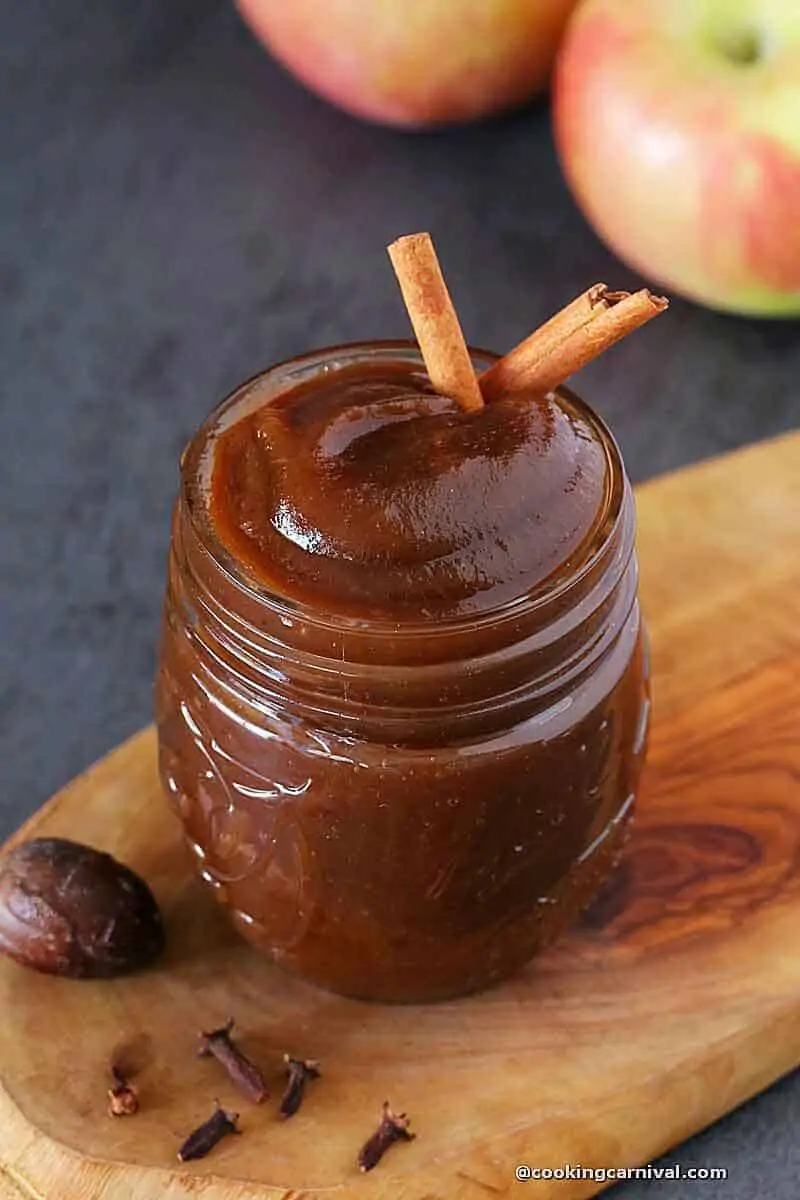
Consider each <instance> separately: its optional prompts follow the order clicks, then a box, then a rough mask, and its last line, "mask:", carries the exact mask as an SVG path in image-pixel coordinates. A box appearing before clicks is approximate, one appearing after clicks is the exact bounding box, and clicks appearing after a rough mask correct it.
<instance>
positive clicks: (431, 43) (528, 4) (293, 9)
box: [237, 0, 576, 128]
mask: <svg viewBox="0 0 800 1200" xmlns="http://www.w3.org/2000/svg"><path fill="white" fill-rule="evenodd" d="M575 3H576V0H237V7H238V9H239V12H240V13H241V15H242V16H243V17H244V19H245V20H246V21H247V22H248V24H249V25H250V26H251V28H252V29H253V31H254V32H255V33H256V35H257V36H258V37H259V38H260V39H261V40H262V41H263V42H264V43H265V44H266V45H267V46H268V47H269V49H270V50H271V51H272V53H273V54H274V55H275V56H276V57H277V58H278V59H280V60H281V61H282V62H283V64H284V65H285V66H286V67H288V68H289V69H290V70H291V71H292V72H294V74H295V75H297V76H298V77H299V78H300V79H301V80H302V81H303V82H304V83H305V84H306V85H307V86H308V87H309V88H311V89H312V90H313V91H315V92H318V93H319V95H321V96H323V97H325V98H326V99H327V100H330V101H331V102H332V103H334V104H336V105H338V106H339V107H340V108H343V109H345V110H346V111H348V112H350V113H352V114H353V115H355V116H359V117H362V118H366V119H367V120H371V121H376V122H380V123H382V124H388V125H395V126H399V127H405V128H419V127H422V126H430V125H447V124H454V123H457V122H464V121H470V120H473V119H476V118H479V117H485V116H488V115H490V114H493V113H497V112H500V111H502V110H504V109H508V108H513V107H515V106H517V105H519V104H522V103H523V102H524V101H526V100H528V99H529V98H530V97H531V96H533V95H535V94H536V93H537V92H540V91H542V90H543V89H544V88H545V87H546V85H547V83H548V80H549V76H550V71H551V68H552V65H553V60H554V58H555V54H556V50H557V48H558V42H559V39H560V37H561V34H562V32H563V29H564V25H565V24H566V21H567V17H568V16H569V13H570V11H571V10H572V9H573V8H574V6H575Z"/></svg>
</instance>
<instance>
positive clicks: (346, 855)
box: [156, 342, 649, 1002]
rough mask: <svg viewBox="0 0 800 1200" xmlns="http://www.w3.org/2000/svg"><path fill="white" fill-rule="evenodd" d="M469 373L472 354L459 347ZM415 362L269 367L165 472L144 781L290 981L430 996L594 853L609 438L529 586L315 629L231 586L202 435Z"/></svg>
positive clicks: (350, 356)
mask: <svg viewBox="0 0 800 1200" xmlns="http://www.w3.org/2000/svg"><path fill="white" fill-rule="evenodd" d="M473 356H474V362H475V366H476V369H478V370H482V369H484V368H485V367H487V366H488V365H490V364H491V363H492V362H493V361H495V360H494V357H493V356H492V355H489V354H486V353H485V352H479V351H473ZM380 360H393V361H397V360H402V361H406V362H412V363H415V364H419V363H420V358H419V354H418V351H417V349H416V347H415V346H414V345H413V344H412V343H408V342H386V343H367V344H362V345H354V346H345V347H340V348H337V349H331V350H326V351H322V352H320V353H316V354H310V355H307V356H305V357H302V358H299V359H296V360H294V361H292V362H288V363H284V364H281V365H280V366H277V367H274V368H272V369H271V370H268V371H266V372H264V373H263V374H262V375H260V376H258V377H257V378H256V379H254V380H251V381H250V382H248V383H246V384H244V385H242V386H241V387H240V388H238V389H237V390H236V391H235V392H234V393H233V394H232V395H231V396H230V397H229V398H228V399H227V400H225V401H224V402H223V403H222V404H221V405H220V406H219V407H218V408H217V409H216V411H215V412H213V413H212V414H211V416H210V417H209V418H208V420H207V421H206V422H205V423H204V424H203V426H202V427H201V428H200V430H199V431H198V432H197V434H196V435H195V437H194V438H193V439H192V441H191V443H190V444H189V446H188V447H187V449H186V451H185V453H184V456H183V459H182V463H181V469H182V481H181V489H180V495H179V498H178V501H177V504H176V507H175V511H174V517H173V527H172V545H171V550H170V556H169V568H168V584H167V593H166V601H165V609H164V622H163V632H162V641H161V652H160V664H159V669H158V678H157V689H156V692H157V695H156V715H157V724H158V734H159V753H160V770H161V775H162V779H163V784H164V787H165V789H166V792H167V794H168V796H169V797H170V799H171V803H172V805H173V806H174V809H175V811H176V812H177V814H178V816H179V818H180V820H181V822H182V825H183V829H184V832H185V835H186V838H187V840H188V843H189V846H190V847H191V849H192V851H193V852H194V854H195V856H196V859H197V866H198V869H199V872H200V875H201V876H202V878H203V879H204V880H205V881H206V882H207V883H208V884H209V885H210V886H211V887H212V888H213V889H214V891H215V893H216V895H217V897H218V899H219V900H220V901H221V902H222V903H223V904H225V905H226V906H227V907H228V909H229V911H230V915H231V917H232V920H233V922H234V924H235V926H236V927H237V928H238V930H239V931H240V932H241V933H242V934H243V935H244V937H245V938H247V939H248V940H249V941H251V942H253V943H254V944H255V945H257V946H258V947H259V948H261V949H262V950H264V951H266V952H268V953H269V955H271V957H272V958H273V959H274V961H275V962H276V963H278V964H280V965H281V966H282V967H285V968H287V969H289V970H291V971H293V972H295V973H296V974H297V975H299V976H301V977H302V978H304V979H306V980H308V981H311V982H313V983H316V984H319V985H322V986H324V987H327V988H330V989H332V990H334V991H336V992H341V993H344V994H346V995H350V996H357V997H361V998H367V999H376V1000H388V1001H417V1002H420V1001H427V1000H434V999H441V998H445V997H452V996H457V995H460V994H464V993H467V992H470V991H473V990H475V989H477V988H481V987H484V986H485V985H487V984H490V983H492V982H493V981H495V980H499V979H502V978H503V977H505V976H507V975H509V974H510V973H512V972H513V971H515V970H516V969H518V968H519V967H521V966H522V965H523V964H524V963H526V962H527V961H528V960H529V959H530V958H531V957H532V956H533V955H534V954H535V953H536V952H537V951H539V950H540V949H541V948H542V947H543V946H545V945H547V944H548V943H549V942H551V941H552V940H553V939H554V938H555V937H556V936H557V935H558V934H559V933H561V932H562V931H563V930H564V929H565V928H566V927H567V926H568V925H569V924H570V923H571V922H572V921H573V919H574V918H575V917H576V916H577V915H578V914H579V913H580V911H581V910H582V909H583V908H585V907H586V905H587V904H588V903H589V902H590V901H591V900H592V898H593V897H594V896H595V894H596V892H597V890H598V889H599V886H600V885H601V884H602V882H603V881H604V879H605V878H606V876H607V875H608V873H609V872H610V870H611V868H612V867H613V866H614V864H615V863H616V862H617V860H618V858H619V856H620V853H621V850H622V848H623V844H624V841H625V837H626V833H627V829H628V825H629V822H630V818H631V815H632V810H633V804H634V796H635V793H636V789H637V785H638V780H639V775H640V770H641V766H642V762H643V758H644V752H645V744H646V740H647V728H648V714H649V698H648V669H647V654H646V648H645V638H644V633H643V629H642V624H641V619H640V614H639V605H638V601H637V564H636V557H635V553H634V505H633V497H632V493H631V489H630V485H629V483H628V481H627V478H626V476H625V471H624V467H623V464H622V460H621V457H620V454H619V451H618V449H617V447H616V445H615V443H614V441H613V439H612V437H611V435H610V434H609V432H608V431H607V429H606V428H605V426H604V425H603V424H602V422H601V421H600V420H599V419H598V418H597V417H596V416H595V415H594V414H593V413H591V411H590V410H589V409H588V408H587V407H586V406H585V405H584V404H583V403H582V402H581V401H580V400H579V399H578V398H577V397H575V396H573V395H572V393H569V392H565V393H564V395H565V397H566V398H567V399H568V400H569V402H570V403H571V404H574V405H576V406H577V407H578V408H579V409H580V411H581V413H582V415H584V416H586V417H588V418H589V420H590V422H591V425H592V428H593V429H594V430H595V431H596V436H597V438H598V440H599V442H600V443H601V444H602V447H603V449H604V453H605V458H606V462H607V486H606V488H605V494H604V498H603V502H602V506H601V511H598V513H597V514H596V519H595V521H594V523H593V526H592V529H591V532H590V534H589V536H587V538H586V539H585V541H584V543H583V544H582V545H581V547H580V549H579V550H578V552H577V553H576V554H574V555H573V556H572V557H571V559H570V560H569V562H568V563H567V564H565V565H563V566H562V567H561V568H560V569H559V570H557V571H556V572H555V573H554V574H553V575H551V576H550V577H549V578H548V580H547V581H546V584H545V586H543V587H542V588H540V589H539V590H538V591H536V592H535V593H533V594H531V595H522V596H520V597H519V598H518V599H517V600H515V601H514V602H512V603H509V604H505V605H503V606H502V607H500V608H497V609H495V610H493V611H490V612H485V613H481V614H480V615H477V616H471V617H469V618H463V617H462V618H458V619H452V620H449V619H448V620H443V621H437V622H436V623H432V622H428V623H427V624H426V623H425V622H424V621H422V620H421V621H420V622H419V623H415V624H410V623H408V624H407V623H397V622H394V623H390V622H384V623H381V622H378V621H364V620H358V621H357V620H354V619H348V618H331V617H329V616H326V615H325V614H324V613H321V612H318V611H314V610H313V609H311V608H310V607H309V606H307V605H303V604H299V603H296V602H294V601H292V600H289V599H287V598H285V597H282V596H280V595H276V594H273V593H271V592H270V591H269V590H268V589H267V588H266V587H265V586H262V585H260V584H259V583H257V582H254V581H253V579H252V578H249V577H248V576H247V574H246V572H245V571H244V570H243V569H242V568H241V566H240V564H238V563H237V562H236V561H234V560H233V559H232V558H231V556H230V555H229V554H228V552H227V551H226V549H225V548H224V547H223V546H222V545H221V544H220V542H219V541H218V540H217V538H216V537H215V533H214V529H213V527H212V524H211V520H210V517H209V507H208V501H209V485H210V471H211V465H212V460H213V451H214V442H215V437H216V435H217V434H218V433H219V432H220V431H221V430H222V429H223V428H225V427H227V426H228V425H229V424H230V423H231V422H233V421H235V420H237V419H238V418H239V417H241V416H243V415H245V414H246V413H248V412H250V411H252V410H253V408H254V407H257V406H260V405H263V404H265V403H268V402H269V401H270V399H271V398H273V399H274V398H275V397H277V396H279V395H280V394H282V393H283V392H285V391H286V390H287V389H289V388H290V387H293V386H295V385H296V384H298V383H300V382H302V381H304V380H307V379H309V378H313V377H314V376H315V375H317V374H319V373H321V372H323V371H325V370H326V369H329V368H330V367H332V366H344V365H352V364H356V363H359V362H370V363H374V362H376V361H380Z"/></svg>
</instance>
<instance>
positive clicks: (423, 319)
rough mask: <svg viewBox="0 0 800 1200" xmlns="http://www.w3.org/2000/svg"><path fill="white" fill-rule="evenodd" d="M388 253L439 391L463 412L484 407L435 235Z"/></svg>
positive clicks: (405, 240) (407, 240)
mask: <svg viewBox="0 0 800 1200" xmlns="http://www.w3.org/2000/svg"><path fill="white" fill-rule="evenodd" d="M388 250H389V257H390V259H391V260H392V266H393V267H394V270H395V274H396V275H397V281H398V283H399V284H400V291H401V292H402V294H403V300H404V301H405V305H406V308H407V310H408V315H409V318H410V320H411V324H412V326H413V329H414V333H415V334H416V338H417V342H418V343H419V348H420V351H421V352H422V358H423V360H424V362H425V369H426V371H427V372H428V378H429V379H430V381H431V383H432V385H433V387H434V389H435V391H437V392H439V393H440V394H441V395H443V396H451V397H452V398H453V400H455V401H456V402H457V404H459V405H460V407H461V408H463V409H466V410H473V409H479V408H482V407H483V397H482V395H481V389H480V388H479V387H478V380H477V378H476V376H475V370H474V368H473V366H472V359H471V358H470V355H469V351H468V349H467V345H466V342H465V341H464V335H463V333H462V332H461V326H460V324H459V321H458V316H457V315H456V311H455V309H454V307H453V302H452V300H451V299H450V294H449V292H448V290H447V285H446V284H445V281H444V278H443V276H442V272H441V268H440V266H439V261H438V259H437V257H436V251H435V250H434V248H433V242H432V241H431V238H430V234H427V233H413V234H409V235H408V236H407V237H401V238H398V239H397V241H395V242H392V244H391V245H390V246H389V247H388Z"/></svg>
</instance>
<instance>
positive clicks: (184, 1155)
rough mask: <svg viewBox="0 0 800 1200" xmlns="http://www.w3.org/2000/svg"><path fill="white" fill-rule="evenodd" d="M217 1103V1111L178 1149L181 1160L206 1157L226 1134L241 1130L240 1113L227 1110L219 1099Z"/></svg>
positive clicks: (186, 1160) (187, 1160)
mask: <svg viewBox="0 0 800 1200" xmlns="http://www.w3.org/2000/svg"><path fill="white" fill-rule="evenodd" d="M216 1105H217V1107H216V1109H215V1111H214V1112H213V1113H212V1115H211V1116H210V1117H209V1118H208V1120H207V1121H204V1122H203V1124H202V1125H199V1126H198V1127H197V1129H195V1130H194V1132H193V1133H190V1134H189V1136H188V1138H187V1139H186V1141H185V1142H184V1143H183V1145H182V1146H181V1148H180V1150H179V1151H178V1159H179V1160H180V1162H189V1161H190V1160H191V1159H193V1158H205V1156H206V1155H207V1154H208V1153H209V1152H210V1151H211V1150H213V1149H214V1147H215V1146H216V1144H217V1142H219V1141H221V1140H222V1138H224V1137H225V1136H226V1134H229V1133H240V1132H241V1130H240V1129H238V1128H237V1126H236V1122H237V1121H238V1120H239V1114H238V1113H229V1112H226V1111H225V1109H224V1108H222V1107H221V1106H220V1103H219V1100H217V1101H216Z"/></svg>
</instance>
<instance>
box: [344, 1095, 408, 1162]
mask: <svg viewBox="0 0 800 1200" xmlns="http://www.w3.org/2000/svg"><path fill="white" fill-rule="evenodd" d="M408 1125H409V1119H408V1117H407V1116H406V1114H405V1113H394V1112H392V1108H391V1105H390V1104H389V1101H388V1100H384V1102H383V1109H382V1112H381V1123H380V1125H379V1126H378V1128H377V1129H376V1130H375V1132H374V1133H373V1135H372V1137H371V1138H370V1139H369V1141H367V1142H365V1143H364V1145H363V1146H362V1147H361V1150H360V1152H359V1155H358V1159H357V1160H356V1161H357V1164H358V1169H359V1170H360V1171H371V1170H372V1168H373V1167H377V1165H378V1163H379V1162H380V1161H381V1159H382V1158H383V1156H384V1154H385V1153H386V1151H387V1150H388V1149H389V1147H390V1146H391V1145H392V1144H393V1143H394V1142H400V1141H405V1142H410V1141H413V1139H414V1138H415V1137H416V1134H414V1133H410V1132H409V1128H408Z"/></svg>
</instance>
